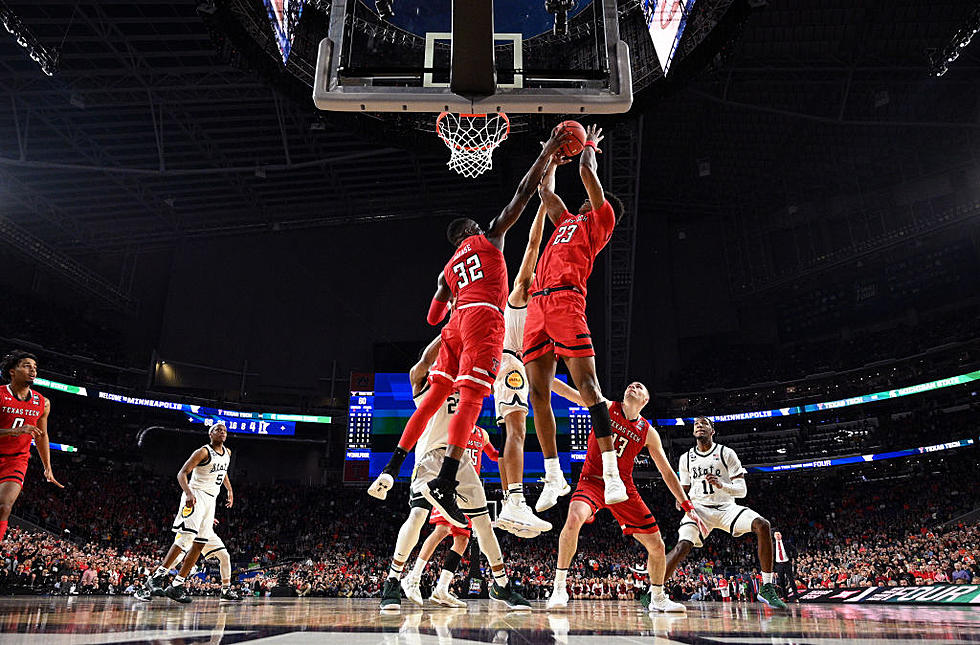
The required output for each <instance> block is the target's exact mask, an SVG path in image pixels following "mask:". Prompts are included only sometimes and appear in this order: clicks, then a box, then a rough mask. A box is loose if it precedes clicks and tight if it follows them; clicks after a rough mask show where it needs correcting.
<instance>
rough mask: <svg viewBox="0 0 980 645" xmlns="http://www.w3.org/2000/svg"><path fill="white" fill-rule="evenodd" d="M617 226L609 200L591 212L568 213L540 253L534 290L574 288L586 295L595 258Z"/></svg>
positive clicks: (566, 212)
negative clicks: (586, 286)
mask: <svg viewBox="0 0 980 645" xmlns="http://www.w3.org/2000/svg"><path fill="white" fill-rule="evenodd" d="M615 227H616V214H615V212H614V211H613V207H612V204H610V203H609V201H608V200H606V201H604V202H603V203H602V205H601V206H599V208H597V209H595V210H592V211H589V212H588V213H581V214H574V215H573V214H572V213H570V212H568V211H565V213H564V214H563V215H562V216H561V221H560V222H558V226H557V227H556V228H555V232H554V233H552V234H551V239H550V240H549V241H548V245H547V246H546V247H544V251H542V252H541V259H540V260H538V266H537V269H536V274H535V278H534V286H533V287H532V289H531V290H532V291H535V292H537V291H541V290H542V289H553V288H555V287H575V288H577V289H578V290H579V292H581V294H582V295H583V296H584V295H585V293H586V290H585V285H586V283H587V282H588V281H589V276H590V275H592V266H593V264H594V263H595V258H596V256H597V255H599V251H601V250H602V249H603V247H605V246H606V244H607V243H608V242H609V238H611V237H612V233H613V229H614V228H615Z"/></svg>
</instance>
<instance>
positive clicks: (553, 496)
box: [534, 473, 572, 513]
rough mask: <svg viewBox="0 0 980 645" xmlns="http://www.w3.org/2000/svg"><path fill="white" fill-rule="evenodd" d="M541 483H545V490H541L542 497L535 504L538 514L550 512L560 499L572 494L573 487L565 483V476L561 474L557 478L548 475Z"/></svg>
mask: <svg viewBox="0 0 980 645" xmlns="http://www.w3.org/2000/svg"><path fill="white" fill-rule="evenodd" d="M541 481H543V482H544V488H542V489H541V496H540V497H538V501H537V502H535V504H534V510H535V511H536V512H538V513H541V512H542V511H546V510H548V509H549V508H551V507H552V506H554V505H555V504H557V503H558V498H559V497H561V496H562V495H568V494H569V493H570V492H572V488H571V486H569V485H568V482H566V481H565V476H564V475H562V474H560V473H559V474H558V475H557V476H555V477H550V476H547V475H546V476H545V477H544V479H542V480H541Z"/></svg>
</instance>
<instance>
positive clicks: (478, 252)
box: [442, 235, 507, 315]
mask: <svg viewBox="0 0 980 645" xmlns="http://www.w3.org/2000/svg"><path fill="white" fill-rule="evenodd" d="M442 273H443V277H445V279H446V284H448V285H449V289H450V291H452V293H453V297H454V298H456V306H455V311H459V310H460V309H461V308H463V307H466V306H467V305H470V306H480V305H491V306H493V307H496V309H497V311H499V312H500V313H501V314H503V312H504V307H505V306H506V304H507V262H506V261H505V260H504V254H503V253H501V252H500V249H498V248H497V247H495V246H494V245H493V244H492V243H491V242H490V240H488V239H487V238H486V236H484V235H471V236H470V237H468V238H466V239H465V240H463V241H462V242H461V243H460V245H459V248H457V249H456V252H455V253H453V257H452V258H451V259H450V260H449V262H448V263H446V268H445V269H443V272H442ZM454 315H455V313H454Z"/></svg>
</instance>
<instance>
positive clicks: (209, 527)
mask: <svg viewBox="0 0 980 645" xmlns="http://www.w3.org/2000/svg"><path fill="white" fill-rule="evenodd" d="M194 498H195V499H196V500H197V501H196V503H195V504H194V508H192V509H191V508H187V495H186V494H185V493H181V494H180V506H178V507H177V517H175V518H174V525H173V527H172V528H171V530H172V531H173V532H174V533H192V534H193V535H194V541H195V542H200V543H204V544H208V543H209V542H210V540H211V538H212V536H214V506H215V502H216V501H217V500H216V499H215V498H214V497H211V496H210V495H208V494H207V493H205V492H204V491H201V490H195V491H194ZM221 546H224V544H222V545H221Z"/></svg>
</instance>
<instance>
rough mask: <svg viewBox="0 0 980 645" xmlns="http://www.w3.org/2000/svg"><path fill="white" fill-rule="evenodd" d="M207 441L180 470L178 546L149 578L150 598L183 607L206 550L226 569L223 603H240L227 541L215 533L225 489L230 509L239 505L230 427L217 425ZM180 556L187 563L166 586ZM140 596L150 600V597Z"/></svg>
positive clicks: (187, 599)
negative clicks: (230, 469) (232, 476)
mask: <svg viewBox="0 0 980 645" xmlns="http://www.w3.org/2000/svg"><path fill="white" fill-rule="evenodd" d="M208 437H209V438H210V439H211V441H210V443H208V444H206V445H203V446H201V447H200V448H198V449H197V450H195V451H194V452H193V453H191V456H190V457H188V458H187V461H185V462H184V465H183V466H181V467H180V470H179V471H177V483H178V484H180V488H181V489H182V490H183V492H182V493H181V495H180V506H179V507H178V508H177V517H176V518H174V523H173V529H172V530H173V532H174V534H175V535H174V544H173V546H171V547H170V551H168V552H167V557H166V558H164V560H163V562H161V563H160V566H158V567H157V569H156V571H154V572H153V574H152V575H151V576H150V577H149V578H147V580H146V592H149V594H150V596H166V597H167V598H170V599H171V600H174V601H176V602H179V603H189V602H191V597H190V595H189V594H188V593H187V589H186V588H185V587H184V580H185V579H186V578H187V576H189V575H190V573H191V569H193V568H194V565H195V564H196V563H197V558H198V557H199V556H200V555H201V553H202V552H204V553H205V558H208V557H213V558H216V559H217V560H218V566H219V567H220V569H221V596H220V600H221V601H238V600H241V598H240V597H239V596H238V594H237V593H236V592H235V591H234V590H233V589H232V588H231V558H230V557H229V556H228V551H227V549H225V545H224V542H222V541H221V538H219V537H218V536H217V535H215V532H214V508H215V506H216V504H217V501H218V495H219V494H220V493H221V487H222V486H224V488H225V491H226V492H227V493H228V495H227V498H226V500H225V506H226V507H228V508H231V507H232V504H234V501H235V496H234V492H233V491H232V488H231V480H230V479H229V478H228V466H229V464H230V463H231V449H229V448H228V447H227V446H226V445H225V441H226V440H227V439H228V429H227V428H225V424H223V423H216V424H214V425H213V426H211V429H210V430H209V431H208ZM188 475H189V476H190V480H189V481H188ZM205 549H207V551H205ZM181 556H183V562H182V563H181V565H180V571H178V573H177V575H176V576H174V579H173V581H172V582H171V584H170V585H169V586H166V587H165V586H164V583H165V580H166V577H167V575H168V574H169V573H170V568H171V567H173V566H174V565H175V564H176V563H177V561H178V560H179V559H180V558H181ZM137 598H138V599H139V600H149V599H150V597H149V596H147V595H146V594H145V593H144V594H141V595H139V596H137Z"/></svg>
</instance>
